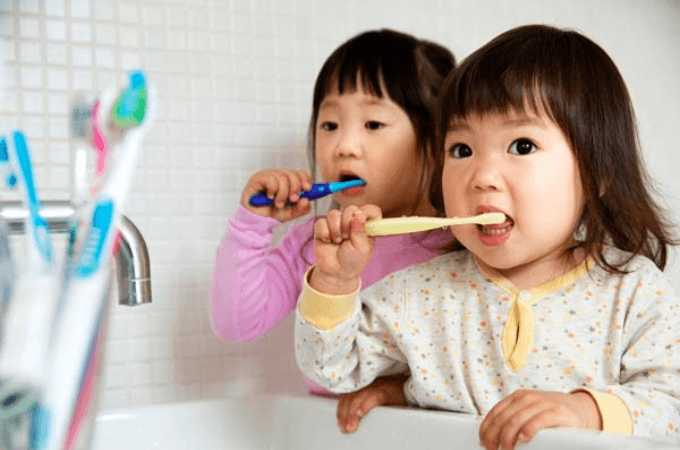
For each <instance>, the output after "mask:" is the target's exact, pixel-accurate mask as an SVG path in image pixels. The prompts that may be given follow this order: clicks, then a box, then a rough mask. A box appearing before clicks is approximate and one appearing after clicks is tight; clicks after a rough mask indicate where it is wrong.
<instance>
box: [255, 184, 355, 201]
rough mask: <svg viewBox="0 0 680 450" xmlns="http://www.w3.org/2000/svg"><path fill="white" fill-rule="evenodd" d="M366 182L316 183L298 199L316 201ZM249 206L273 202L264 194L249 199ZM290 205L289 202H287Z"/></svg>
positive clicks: (301, 192) (302, 192) (301, 193)
mask: <svg viewBox="0 0 680 450" xmlns="http://www.w3.org/2000/svg"><path fill="white" fill-rule="evenodd" d="M365 184H366V182H365V181H364V180H360V179H359V180H350V181H336V182H335V183H316V184H313V185H312V188H311V189H310V190H308V191H300V198H308V199H309V200H316V199H317V198H321V197H325V196H327V195H330V194H333V193H335V192H338V191H342V190H344V189H349V188H353V187H357V186H363V185H365ZM250 204H251V205H252V206H270V205H273V204H274V200H272V199H271V198H269V197H267V196H266V195H265V194H261V193H260V194H255V195H253V196H252V197H250ZM288 204H290V202H288Z"/></svg>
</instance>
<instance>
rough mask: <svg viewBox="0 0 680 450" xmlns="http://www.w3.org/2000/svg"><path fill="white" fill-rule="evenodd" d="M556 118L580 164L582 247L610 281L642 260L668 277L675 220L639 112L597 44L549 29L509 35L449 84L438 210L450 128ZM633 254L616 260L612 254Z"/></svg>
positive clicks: (440, 141)
mask: <svg viewBox="0 0 680 450" xmlns="http://www.w3.org/2000/svg"><path fill="white" fill-rule="evenodd" d="M527 109H528V110H529V111H531V112H534V113H542V112H544V113H545V114H547V115H548V116H549V117H550V119H551V120H552V121H553V122H554V123H555V124H556V125H557V126H559V127H560V129H561V130H562V131H563V132H564V134H565V136H566V138H567V140H568V141H569V143H570V144H571V147H572V149H573V150H574V152H575V155H576V159H577V161H578V168H579V171H580V174H581V183H582V185H583V191H584V196H585V207H584V211H583V214H582V216H581V221H580V224H579V229H578V231H579V247H581V248H583V249H584V250H585V251H586V252H587V254H589V255H593V256H594V257H595V260H596V261H597V263H598V265H600V266H601V267H603V268H604V269H605V270H607V271H609V272H611V273H623V271H622V270H620V268H621V267H622V266H623V265H624V264H626V263H627V262H628V261H630V259H632V257H633V256H634V255H644V256H646V257H648V258H649V259H651V260H652V261H654V263H655V264H656V265H657V266H658V267H659V268H660V269H662V270H663V268H664V267H665V265H666V259H667V256H668V247H669V246H670V245H675V242H673V240H672V238H671V235H670V221H669V220H668V218H667V215H666V212H665V211H663V209H662V208H661V206H660V205H659V204H657V203H656V202H655V200H654V199H653V195H652V194H653V193H654V191H655V188H654V186H653V184H652V181H651V180H650V178H649V175H648V174H647V172H646V169H645V167H644V164H643V161H642V156H641V151H640V148H639V139H638V134H637V125H636V121H635V115H634V112H633V106H632V103H631V99H630V96H629V94H628V90H627V88H626V85H625V83H624V81H623V78H622V77H621V74H620V73H619V70H618V69H617V67H616V65H615V64H614V62H613V61H612V60H611V58H610V57H609V56H608V55H607V53H606V52H605V51H604V50H603V49H602V48H601V47H600V46H599V45H597V44H596V43H595V42H593V41H592V40H590V39H588V38H587V37H585V36H583V35H582V34H580V33H578V32H576V31H572V30H563V29H558V28H554V27H550V26H545V25H526V26H521V27H518V28H514V29H512V30H509V31H507V32H505V33H503V34H501V35H499V36H498V37H496V38H494V39H493V40H491V41H490V42H489V43H487V44H486V45H484V46H483V47H481V48H480V49H479V50H477V51H475V52H474V53H472V54H471V55H470V56H469V57H468V58H466V59H465V60H464V61H463V62H462V63H461V65H460V67H459V68H458V69H457V70H456V71H455V72H454V73H452V74H451V75H450V76H449V77H448V78H447V79H446V80H445V82H444V85H443V86H442V89H441V91H440V97H439V103H438V108H437V147H436V148H437V151H438V152H439V155H438V156H437V157H436V158H435V161H436V165H437V166H436V172H435V173H436V174H437V175H436V176H435V177H434V178H433V182H432V184H431V190H430V201H431V202H432V203H433V205H434V206H435V207H436V208H437V209H438V210H439V211H440V212H441V211H443V198H442V184H441V173H442V167H443V161H444V154H445V153H446V152H445V149H444V139H445V136H446V132H447V129H448V128H449V126H450V125H451V124H453V123H455V122H456V121H459V120H464V119H465V118H466V117H467V116H468V115H471V114H475V115H483V114H486V113H501V114H503V113H506V112H508V111H510V110H512V111H515V112H525V111H527ZM604 245H613V246H615V247H617V248H619V249H621V250H625V251H627V252H630V253H632V256H631V257H630V258H629V259H627V260H626V261H618V262H613V261H607V260H606V258H605V257H604V255H603V251H604V249H603V246H604Z"/></svg>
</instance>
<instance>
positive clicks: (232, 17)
mask: <svg viewBox="0 0 680 450" xmlns="http://www.w3.org/2000/svg"><path fill="white" fill-rule="evenodd" d="M602 3H603V5H604V6H602V8H603V10H604V11H605V12H606V13H609V19H608V20H606V21H602V20H601V19H600V18H599V17H600V16H599V15H593V14H591V13H590V9H591V6H592V2H591V1H590V0H579V1H573V2H571V3H570V5H571V6H570V9H568V10H565V9H564V8H563V7H562V6H561V4H562V1H561V0H560V1H557V0H548V1H542V2H538V1H533V0H523V1H517V2H513V8H514V10H513V11H509V10H507V8H506V7H505V6H503V5H504V4H505V3H504V2H503V1H502V0H485V1H477V2H462V1H455V0H428V1H425V2H414V1H410V0H398V1H397V0H344V1H316V0H264V1H261V0H49V1H40V0H0V38H2V37H4V38H5V41H6V42H5V43H4V44H5V45H4V46H3V47H2V48H0V49H2V50H3V52H4V57H5V58H6V59H7V60H8V61H9V70H8V73H6V74H2V75H1V76H2V77H3V84H4V85H5V86H7V87H8V88H9V91H8V92H7V93H6V95H5V96H4V100H3V101H2V102H0V130H4V131H7V130H9V129H12V128H22V129H24V130H25V131H26V132H27V134H28V138H29V143H30V145H31V148H32V150H33V158H34V160H35V161H36V164H37V170H36V173H37V176H38V184H39V188H40V190H41V193H42V196H43V198H47V199H67V198H68V197H69V192H70V181H69V177H68V173H69V165H70V161H69V158H70V157H69V141H68V138H69V133H68V108H67V107H68V102H69V99H70V97H71V95H72V94H73V93H74V91H77V90H83V91H87V92H91V93H95V92H99V91H100V90H102V89H104V88H106V87H107V86H108V85H109V84H110V83H112V82H114V81H116V82H118V83H121V82H122V81H123V77H124V75H125V73H126V72H127V71H128V70H130V69H133V68H137V67H142V68H144V69H146V70H147V71H148V73H149V77H150V79H151V80H152V81H153V82H155V83H157V85H158V87H159V91H160V102H161V105H160V106H161V107H160V111H159V113H160V117H159V120H157V122H156V124H155V126H154V129H153V131H152V133H150V135H149V136H148V138H147V139H146V141H145V146H144V154H143V157H142V159H141V161H140V165H139V168H138V171H137V174H136V178H135V184H134V192H133V194H132V195H131V198H130V201H129V204H128V206H127V215H128V216H129V217H130V218H131V219H132V220H133V221H134V222H135V223H136V225H137V226H138V227H139V229H140V230H141V231H142V234H143V235H144V237H145V239H146V242H147V244H148V247H149V254H150V259H151V275H152V286H153V303H152V304H151V305H145V306H140V307H135V308H126V307H122V306H119V305H117V304H115V302H114V304H112V305H111V310H110V311H111V317H110V323H109V330H108V337H107V342H108V346H107V348H106V357H105V364H104V379H103V383H102V397H101V400H102V403H101V405H102V407H118V406H126V405H135V404H149V403H155V402H165V401H173V400H185V399H199V398H211V397H216V396H231V395H247V394H249V393H253V392H261V391H288V392H298V393H301V392H304V391H305V388H304V384H303V382H302V381H301V378H300V376H299V374H298V371H297V369H296V367H295V363H294V360H293V354H292V344H291V343H292V320H291V318H288V319H287V320H285V321H284V322H283V323H282V324H281V325H279V326H278V327H277V328H275V329H274V330H273V331H272V332H271V333H270V334H269V335H268V336H267V337H265V338H264V339H262V340H260V341H259V342H255V343H250V344H238V343H224V342H220V341H218V340H217V339H216V338H215V337H214V336H213V334H212V331H211V329H210V325H209V321H208V311H207V285H208V279H209V276H210V270H211V266H212V259H213V256H214V252H215V248H216V246H217V243H218V241H219V239H220V237H221V235H222V233H223V232H224V230H225V221H226V217H227V215H228V214H229V213H230V212H231V211H233V210H234V208H235V207H236V205H237V201H238V198H239V196H240V191H241V189H242V187H243V185H244V184H245V182H246V180H247V179H248V177H249V176H250V174H251V173H252V172H253V171H255V170H257V169H259V168H262V167H265V166H268V167H272V166H279V167H283V166H288V167H290V166H293V167H299V168H306V161H305V140H306V126H307V121H308V115H309V112H310V105H311V94H312V85H313V81H314V78H315V76H316V73H317V71H318V70H319V68H320V66H321V64H322V62H323V60H324V59H325V58H326V56H328V54H329V53H330V52H331V51H332V50H333V49H334V48H335V47H336V46H337V45H339V44H340V43H341V42H343V41H344V40H345V39H347V38H349V37H350V36H352V35H354V34H355V33H357V32H359V31H363V30H365V29H368V28H376V27H384V26H388V27H393V28H398V29H402V30H404V31H407V32H412V33H415V34H417V35H419V36H422V37H428V38H431V39H435V40H438V41H439V42H442V43H444V44H445V45H448V46H449V47H450V48H452V49H453V50H454V51H455V53H456V54H457V56H459V57H461V56H464V55H465V54H467V53H469V52H470V51H471V50H472V49H474V48H475V47H477V46H478V45H481V44H482V43H483V42H485V41H487V40H488V39H490V38H491V37H493V36H494V35H496V34H498V33H499V32H500V31H502V30H504V29H507V28H509V27H511V26H514V25H517V24H520V23H525V22H535V21H542V22H550V23H559V24H564V25H569V26H574V27H577V28H579V29H581V30H584V31H586V32H590V33H591V35H594V36H595V37H597V38H600V40H601V41H603V43H604V44H605V46H606V47H607V48H610V49H612V50H613V51H614V57H615V59H618V60H619V62H620V63H622V67H623V70H624V75H626V76H632V79H633V82H634V83H633V85H631V86H632V91H633V94H634V97H635V94H636V93H640V94H638V95H639V96H640V97H642V96H646V95H647V94H649V98H650V99H652V100H650V101H653V99H654V95H656V94H657V93H656V91H651V89H652V88H650V91H648V90H646V89H647V88H645V87H644V85H645V82H646V78H647V72H646V69H644V68H643V69H642V72H644V74H642V73H640V75H639V76H638V72H636V67H637V66H636V59H637V58H639V57H641V56H642V55H646V53H647V52H649V51H651V50H649V48H657V47H658V48H659V49H660V50H658V52H659V53H657V55H658V58H657V60H658V61H664V64H666V66H667V67H666V69H665V71H661V72H660V74H657V77H658V79H656V80H652V82H654V83H655V84H656V85H663V86H666V87H667V88H668V87H669V86H677V79H678V78H680V76H679V75H680V73H678V72H679V70H678V65H677V54H678V49H677V39H676V40H675V41H673V39H674V38H673V36H675V37H676V38H677V36H679V34H678V31H677V30H678V27H677V24H678V23H680V20H678V19H677V17H678V16H677V15H674V14H675V13H674V12H672V8H673V7H672V3H673V2H656V3H654V5H655V6H651V4H649V5H647V4H646V3H645V5H646V6H639V5H640V4H639V3H636V2H634V1H625V2H613V1H607V2H602ZM490 11H502V12H503V14H497V15H496V16H493V14H494V13H493V12H490ZM612 17H613V18H612ZM668 17H675V19H674V20H673V19H668ZM490 19H493V20H490ZM619 19H620V23H619ZM630 23H634V24H637V25H638V28H636V30H637V31H629V27H628V26H623V25H621V24H630ZM624 32H625V33H629V32H635V33H636V34H635V35H634V36H627V37H628V38H629V39H633V40H634V41H639V42H640V43H641V44H640V45H639V48H635V49H630V48H627V47H617V45H619V44H618V42H619V41H620V39H619V38H620V36H621V33H624ZM655 42H658V43H660V44H661V45H659V46H656V47H655V46H654V43H655ZM672 42H675V44H673V43H672ZM647 44H649V45H647ZM663 52H666V53H663ZM673 64H675V65H673ZM643 75H644V76H643ZM664 76H666V77H667V78H663V77H664ZM664 79H666V80H667V81H666V82H664V81H663V80H664ZM636 83H637V84H636ZM677 92H678V91H677V90H675V91H671V93H670V94H669V93H668V92H665V91H664V92H659V93H658V96H657V98H658V99H659V100H660V103H661V102H662V101H666V100H667V98H668V96H669V95H670V96H671V97H673V95H675V97H673V98H675V99H676V100H677V101H675V102H670V103H674V104H676V105H677V104H680V98H679V97H678V94H677ZM655 107H656V106H655ZM668 116H669V117H673V116H672V114H668ZM664 117H666V116H664ZM674 117H676V118H677V114H676V115H675V116H674ZM664 124H665V126H666V127H667V128H666V129H667V130H669V134H670V135H672V133H671V132H670V130H671V129H673V130H675V128H672V127H673V124H672V120H671V119H668V120H667V121H666V122H663V121H662V122H658V121H656V120H655V121H654V123H653V124H652V120H651V119H650V121H649V122H648V123H641V129H642V131H643V132H644V130H645V127H648V128H647V129H651V126H655V127H656V128H655V130H661V129H662V127H663V126H664ZM650 134H651V133H650ZM675 136H676V137H675V139H671V138H670V137H669V138H668V142H672V143H675V142H677V140H678V139H677V138H678V136H677V130H675ZM651 147H652V148H654V147H655V146H651ZM663 167H666V166H665V165H663ZM675 167H677V164H676V166H675ZM0 198H2V199H6V198H8V194H6V193H1V194H0ZM114 298H116V297H115V294H114Z"/></svg>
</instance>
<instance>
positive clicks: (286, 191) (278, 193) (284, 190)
mask: <svg viewBox="0 0 680 450" xmlns="http://www.w3.org/2000/svg"><path fill="white" fill-rule="evenodd" d="M273 175H274V176H273V178H274V181H273V183H274V184H276V188H275V189H274V190H269V188H268V189H267V192H268V194H274V197H273V199H274V206H276V207H277V208H283V207H284V206H286V201H287V200H288V197H289V196H290V181H289V180H288V176H286V174H284V173H281V172H275V173H274V174H273ZM270 198H271V197H270Z"/></svg>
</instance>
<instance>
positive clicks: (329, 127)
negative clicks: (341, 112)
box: [319, 122, 338, 131]
mask: <svg viewBox="0 0 680 450" xmlns="http://www.w3.org/2000/svg"><path fill="white" fill-rule="evenodd" d="M319 128H321V129H322V130H324V131H333V130H337V129H338V124H337V123H335V122H322V123H321V125H320V126H319Z"/></svg>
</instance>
